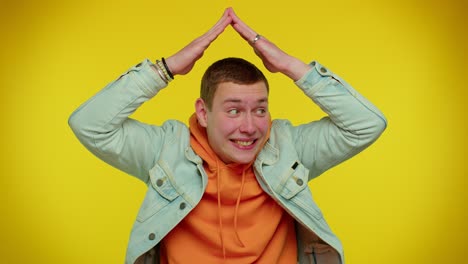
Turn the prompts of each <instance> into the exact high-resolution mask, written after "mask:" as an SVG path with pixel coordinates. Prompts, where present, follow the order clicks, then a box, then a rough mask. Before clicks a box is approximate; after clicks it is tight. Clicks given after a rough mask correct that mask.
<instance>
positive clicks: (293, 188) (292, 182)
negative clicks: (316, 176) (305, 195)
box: [276, 161, 309, 199]
mask: <svg viewBox="0 0 468 264" xmlns="http://www.w3.org/2000/svg"><path fill="white" fill-rule="evenodd" d="M308 175H309V170H308V169H307V168H306V167H304V166H303V165H302V164H301V163H299V162H297V161H296V162H295V163H294V164H293V165H292V166H291V168H290V169H288V171H287V172H286V173H285V174H284V176H283V177H282V179H281V181H280V184H279V185H278V187H277V188H276V192H277V193H279V194H280V195H281V196H283V197H284V198H286V199H291V198H292V197H294V196H295V195H296V194H298V193H299V192H301V191H302V190H304V189H305V188H306V187H307V183H308V180H307V179H308Z"/></svg>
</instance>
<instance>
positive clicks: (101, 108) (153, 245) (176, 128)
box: [69, 8, 386, 263]
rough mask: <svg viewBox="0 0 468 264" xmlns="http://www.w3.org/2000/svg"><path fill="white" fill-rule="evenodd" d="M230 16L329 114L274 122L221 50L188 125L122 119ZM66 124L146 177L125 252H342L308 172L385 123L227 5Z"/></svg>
mask: <svg viewBox="0 0 468 264" xmlns="http://www.w3.org/2000/svg"><path fill="white" fill-rule="evenodd" d="M228 25H231V26H232V27H233V28H234V29H235V30H236V31H237V32H238V33H239V34H240V36H241V37H243V38H244V39H246V40H248V41H249V43H250V44H251V45H252V47H253V48H254V50H255V52H256V54H257V55H258V56H259V57H260V58H261V59H262V61H263V64H264V65H265V67H266V68H267V69H268V70H269V71H271V72H281V73H283V74H285V75H286V76H288V77H290V78H291V79H292V80H294V81H295V83H296V85H297V86H298V87H299V88H300V89H302V90H303V91H304V93H305V94H306V95H307V96H308V97H310V98H311V99H312V100H313V101H314V102H315V103H316V104H318V105H319V106H320V107H321V108H322V110H323V111H324V112H326V113H327V114H328V116H327V117H325V118H323V119H321V120H319V121H315V122H311V123H308V124H304V125H300V126H293V125H291V123H290V122H288V121H287V120H274V121H271V119H270V114H269V110H268V91H269V85H268V82H267V80H266V78H265V76H264V75H263V74H262V73H261V71H260V70H259V69H258V68H257V67H255V66H254V65H253V64H251V63H249V62H247V61H245V60H243V59H238V58H227V59H223V60H220V61H218V62H215V63H214V64H213V65H211V66H210V67H209V68H208V69H207V71H206V72H205V75H204V76H203V79H202V87H201V98H199V99H197V100H196V103H195V114H194V115H193V116H192V117H191V118H190V120H189V127H187V126H185V125H184V124H182V123H180V122H178V121H174V120H170V121H167V122H165V123H164V124H163V125H162V126H160V127H158V126H152V125H147V124H143V123H140V122H138V121H136V120H133V119H130V118H129V115H130V114H131V113H133V112H134V111H135V110H136V109H137V108H138V107H139V106H140V105H141V104H142V103H144V102H145V101H147V100H149V99H150V98H152V97H153V96H155V95H156V94H157V93H158V92H159V91H160V90H161V89H162V88H164V87H166V86H167V84H168V82H169V81H171V80H172V79H173V77H174V76H175V75H179V74H186V73H188V72H189V71H190V70H191V69H192V67H193V66H194V64H195V62H196V61H197V60H198V59H199V58H200V57H201V56H202V54H203V52H204V51H205V50H206V48H207V47H208V46H209V45H210V43H211V42H212V41H213V40H215V39H216V37H217V36H218V35H219V34H221V32H223V30H224V29H225V27H226V26H228ZM69 123H70V126H71V127H72V129H73V131H74V132H75V134H76V135H77V137H78V138H79V139H80V141H81V142H82V143H83V145H85V146H86V147H87V148H88V149H89V150H90V151H91V152H92V153H94V154H95V155H96V156H98V157H99V158H101V159H102V160H104V161H106V162H107V163H109V164H111V165H113V166H115V167H117V168H119V169H121V170H123V171H125V172H127V173H129V174H131V175H134V176H136V177H137V178H139V179H141V180H142V181H144V182H145V183H146V184H147V185H148V191H147V194H146V197H145V200H144V202H143V204H142V206H141V209H140V211H139V213H138V216H137V220H136V222H135V224H134V227H133V230H132V233H131V236H130V241H129V245H128V250H127V258H126V263H297V262H299V263H344V258H343V250H342V246H341V243H340V241H339V240H338V238H337V237H336V236H335V235H334V234H333V233H332V231H331V230H330V228H329V227H328V225H327V224H326V222H325V220H324V219H323V216H322V214H321V212H320V209H319V208H318V207H317V205H316V204H315V203H314V201H313V199H312V196H311V193H310V190H309V188H308V185H307V182H308V181H309V180H311V179H312V178H314V177H317V176H318V175H320V174H321V173H323V172H324V171H325V170H327V169H329V168H331V167H333V166H335V165H337V164H339V163H340V162H342V161H344V160H346V159H348V158H350V157H352V156H353V155H355V154H357V153H359V152H360V151H362V150H363V149H364V148H366V147H367V146H369V145H370V144H371V143H372V142H374V141H375V140H376V139H377V138H378V137H379V135H380V134H381V133H382V132H383V130H384V129H385V127H386V120H385V118H384V116H383V115H382V114H381V113H380V111H379V110H378V109H377V108H376V107H375V106H373V105H372V104H371V103H370V102H368V101H367V100H366V99H364V98H363V97H362V96H361V95H360V94H359V93H357V92H356V91H355V90H354V89H353V88H352V87H350V86H349V85H347V84H346V83H345V82H344V81H342V80H341V79H340V78H339V77H337V76H336V75H335V74H333V73H332V72H330V71H329V70H328V69H326V68H325V67H323V66H321V65H320V64H319V63H317V62H312V63H311V64H309V65H308V64H305V63H303V62H302V61H300V60H298V59H297V58H294V57H292V56H290V55H288V54H286V53H285V52H283V51H282V50H280V49H279V48H278V47H276V46H275V45H274V44H273V43H271V42H270V41H268V40H267V39H265V38H263V37H261V36H259V35H258V34H256V33H255V31H253V30H252V29H251V28H250V27H248V26H247V25H246V24H245V23H243V22H242V21H241V20H240V19H239V18H238V17H237V16H236V14H235V13H234V12H233V10H232V9H230V8H229V9H227V10H226V11H225V13H224V14H223V16H222V18H221V19H220V20H219V21H218V23H216V24H215V26H214V27H213V28H212V29H211V30H210V31H208V32H207V33H206V34H204V35H202V36H201V37H199V38H197V39H196V40H194V41H193V42H191V43H190V44H189V45H188V46H186V47H185V48H183V49H182V50H181V51H179V52H178V53H176V54H174V55H173V56H171V57H168V58H167V60H162V61H157V63H156V64H153V63H151V62H149V61H148V60H146V61H144V62H143V63H141V64H138V65H137V66H135V67H133V68H131V69H130V70H129V71H128V72H127V73H125V74H124V75H122V76H121V77H120V78H119V79H117V80H116V81H114V82H112V83H111V84H109V85H108V86H107V87H106V88H104V89H103V90H102V91H101V92H100V93H98V94H97V95H96V96H94V97H93V98H91V99H90V100H88V101H87V102H86V103H84V104H83V105H82V106H81V107H80V108H78V109H77V110H76V111H75V112H74V113H73V114H72V116H71V117H70V120H69Z"/></svg>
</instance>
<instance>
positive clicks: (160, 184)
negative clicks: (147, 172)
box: [156, 179, 163, 187]
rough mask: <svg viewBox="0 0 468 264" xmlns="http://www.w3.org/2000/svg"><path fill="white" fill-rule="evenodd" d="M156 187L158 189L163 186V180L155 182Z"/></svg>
mask: <svg viewBox="0 0 468 264" xmlns="http://www.w3.org/2000/svg"><path fill="white" fill-rule="evenodd" d="M156 185H157V186H158V187H161V186H162V185H163V180H162V179H158V180H157V181H156Z"/></svg>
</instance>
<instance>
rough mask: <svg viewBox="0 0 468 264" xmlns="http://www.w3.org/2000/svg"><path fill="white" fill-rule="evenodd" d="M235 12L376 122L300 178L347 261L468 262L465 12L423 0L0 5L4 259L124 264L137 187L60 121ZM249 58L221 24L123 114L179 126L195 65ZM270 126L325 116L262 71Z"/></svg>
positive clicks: (23, 0)
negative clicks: (183, 70) (359, 149)
mask: <svg viewBox="0 0 468 264" xmlns="http://www.w3.org/2000/svg"><path fill="white" fill-rule="evenodd" d="M227 6H233V7H234V9H235V10H236V11H237V14H238V15H239V16H240V17H241V18H242V19H243V20H244V21H245V22H246V23H247V24H249V25H251V26H252V27H253V28H254V29H255V30H257V31H258V32H260V33H261V34H263V35H265V36H266V37H268V38H269V39H270V40H272V41H273V42H275V43H276V44H277V45H278V46H279V47H281V48H282V49H284V50H285V51H287V52H289V53H290V54H292V55H294V56H296V57H299V58H301V59H303V60H304V61H307V62H308V61H311V60H314V59H316V60H318V61H320V62H321V63H322V64H324V65H325V66H328V67H329V68H330V69H331V70H332V71H334V72H335V73H337V74H338V75H340V76H341V77H343V78H344V79H345V80H347V81H348V82H349V83H351V84H352V85H353V86H354V87H355V88H356V89H358V90H359V91H360V92H361V93H362V94H364V95H365V96H366V97H367V98H369V99H370V100H371V101H372V102H374V103H375V104H376V105H377V106H378V107H379V108H380V109H381V110H382V111H383V112H384V113H385V114H386V116H387V118H388V120H389V126H388V128H387V130H386V131H385V133H384V134H383V136H382V137H381V138H380V139H379V141H377V142H376V143H375V144H374V145H372V146H371V147H370V148H369V149H368V150H366V151H365V152H363V153H361V154H360V155H358V156H357V157H355V158H353V159H352V160H350V161H347V162H345V163H344V164H342V165H340V166H338V167H336V168H334V169H332V170H331V171H328V172H326V173H325V174H324V175H322V176H321V177H320V178H318V179H317V180H314V181H312V182H311V183H310V184H311V187H312V188H313V191H314V196H315V198H316V200H317V201H318V203H319V205H320V206H321V208H322V209H323V212H324V214H325V216H326V219H327V220H328V222H329V224H330V225H331V226H332V228H333V230H334V231H335V232H336V233H337V235H338V236H339V237H340V238H341V239H342V241H343V244H344V247H345V253H346V258H347V262H348V263H466V262H465V261H464V260H463V258H464V257H465V253H466V252H465V251H466V237H467V235H468V230H467V229H468V228H467V225H466V224H465V223H466V222H467V220H468V219H467V215H468V214H467V213H466V210H467V209H468V208H467V205H466V202H467V199H466V197H467V196H466V194H465V192H466V187H467V180H466V176H467V165H466V162H467V160H466V158H465V157H466V155H467V151H466V145H467V144H466V139H465V137H466V135H467V131H466V130H467V127H466V120H467V119H466V106H465V105H464V103H465V101H466V97H467V96H466V95H467V92H466V91H467V88H468V87H466V81H465V78H466V76H467V73H468V71H467V70H468V66H467V62H466V61H467V59H468V58H467V45H468V43H467V35H468V34H467V30H466V25H467V24H468V23H467V21H466V13H467V5H466V3H464V2H463V1H460V0H447V1H443V2H440V1H432V2H431V1H422V0H409V1H408V0H407V1H403V0H397V1H370V0H364V1H354V2H347V1H309V0H303V1H271V0H268V1H267V0H262V1H252V0H249V1H244V0H241V1H207V0H198V1H191V0H185V1H159V0H153V1H120V0H117V1H116V0H114V1H92V0H84V1H50V0H49V1H41V2H40V1H37V2H34V1H28V0H20V1H11V2H8V3H2V7H1V10H0V30H1V32H0V33H1V43H0V48H1V49H0V58H1V64H0V65H1V68H0V87H1V104H0V115H1V119H0V122H1V132H0V133H1V134H0V142H1V150H2V152H1V159H0V160H1V170H0V174H1V182H0V184H1V185H0V186H1V192H0V193H1V194H0V199H1V200H0V201H1V204H0V210H1V217H0V223H1V224H0V237H1V241H0V242H1V245H0V256H1V262H2V263H70V264H71V263H79V264H82V263H123V260H124V255H125V250H126V244H127V241H128V235H129V233H130V228H131V226H132V223H133V221H134V219H135V216H136V213H137V210H138V208H139V205H140V203H141V201H142V199H143V196H144V192H145V186H144V184H142V183H140V182H139V181H137V180H135V179H134V178H132V177H128V176H127V175H124V174H123V173H121V172H119V171H117V170H115V169H113V168H111V167H110V166H108V165H106V164H104V163H103V162H101V161H100V160H98V159H96V158H95V157H93V156H92V155H91V154H90V153H89V152H88V151H87V150H85V148H84V147H82V146H81V145H80V144H79V142H78V140H77V139H76V138H75V137H74V135H73V134H72V133H71V131H70V129H69V127H68V125H67V119H68V117H69V115H70V114H71V113H72V111H73V110H74V109H75V108H77V107H78V106H79V104H80V103H82V102H84V101H85V100H86V99H87V98H89V97H90V96H92V95H93V94H94V93H96V92H97V91H98V90H99V89H101V88H102V87H104V86H105V85H106V84H107V83H108V82H110V81H111V80H113V79H114V78H116V77H118V76H119V75H120V74H121V73H123V72H124V71H125V70H126V69H127V68H130V67H131V66H133V65H135V64H136V63H138V62H140V61H141V60H143V59H144V58H150V59H151V60H154V59H156V58H160V57H161V56H169V55H171V54H173V53H175V52H176V51H177V50H179V49H180V48H182V47H183V46H184V45H186V44H187V43H189V42H190V41H191V40H192V39H194V38H195V37H197V36H199V35H200V34H202V33H204V32H205V31H206V30H207V29H208V28H210V27H211V25H212V24H214V23H215V21H216V20H217V19H218V18H219V17H220V15H221V13H222V11H223V9H224V8H225V7H227ZM227 56H238V57H243V58H246V59H248V60H250V61H252V62H253V63H255V64H256V65H258V66H259V67H260V68H261V69H262V70H264V71H265V72H266V70H265V69H264V67H263V65H262V64H261V61H260V60H259V59H258V58H257V57H256V56H255V55H254V54H253V52H252V50H251V48H250V46H248V45H247V44H246V43H245V42H244V41H243V40H241V39H240V37H239V36H238V35H237V34H236V33H235V32H234V30H232V29H231V28H228V29H227V30H226V31H225V33H224V34H223V35H221V36H220V37H219V39H218V40H217V41H216V42H215V43H213V44H212V46H211V47H210V49H209V50H207V52H206V53H205V56H204V57H203V58H202V59H201V60H200V61H199V62H198V63H197V64H196V66H195V68H194V70H193V71H192V72H191V73H190V74H189V75H186V76H182V77H180V76H178V77H177V78H176V80H175V81H174V82H173V83H171V85H170V87H169V88H168V89H166V90H164V91H163V92H162V93H161V94H160V95H158V96H157V97H156V98H154V99H153V100H152V101H150V102H149V103H147V104H145V105H144V106H143V107H142V108H141V109H140V110H139V111H138V112H137V113H136V114H135V117H136V118H138V119H140V120H142V121H145V122H148V123H154V124H160V123H161V122H163V121H164V120H166V119H169V118H175V119H180V120H182V121H186V119H187V117H188V116H189V115H190V113H191V112H192V111H193V101H194V100H195V98H196V97H197V95H198V89H199V80H200V78H201V75H202V73H203V71H204V69H206V67H207V66H208V65H209V64H211V63H212V62H214V61H215V60H217V59H220V58H223V57H227ZM267 78H269V79H270V82H271V86H272V88H271V109H272V110H271V111H272V114H273V116H274V117H277V118H289V119H291V120H292V121H293V122H294V123H295V124H299V123H302V122H307V121H309V120H312V119H318V118H320V117H321V116H322V115H323V114H322V113H321V112H320V110H319V109H318V107H316V106H314V105H313V103H311V102H310V101H309V100H308V99H307V98H306V97H305V96H304V95H302V93H301V92H300V91H299V90H298V89H297V88H295V86H294V85H293V83H292V82H291V81H290V80H288V79H287V78H286V77H284V76H282V75H279V74H270V73H267Z"/></svg>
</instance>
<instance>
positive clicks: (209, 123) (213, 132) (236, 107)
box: [196, 82, 270, 164]
mask: <svg viewBox="0 0 468 264" xmlns="http://www.w3.org/2000/svg"><path fill="white" fill-rule="evenodd" d="M196 107H197V115H198V118H199V122H200V124H201V125H202V126H204V127H206V131H207V134H208V142H209V144H210V146H211V148H212V149H213V150H214V152H215V153H216V154H217V155H218V157H219V158H220V159H221V160H222V161H224V163H226V164H228V163H239V164H246V163H249V162H251V161H252V160H253V159H254V158H255V156H256V154H257V153H258V152H259V150H260V148H261V147H262V146H263V143H264V141H265V140H266V136H267V134H268V129H269V126H270V113H269V111H268V92H267V88H266V86H265V83H263V82H257V83H254V84H247V85H245V84H235V83H232V82H224V83H220V84H219V85H218V88H217V90H216V92H215V95H214V98H213V104H212V108H211V111H209V110H208V108H207V107H206V106H205V104H204V102H203V101H202V100H201V99H199V100H198V101H197V103H196ZM199 109H200V110H201V111H199Z"/></svg>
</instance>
